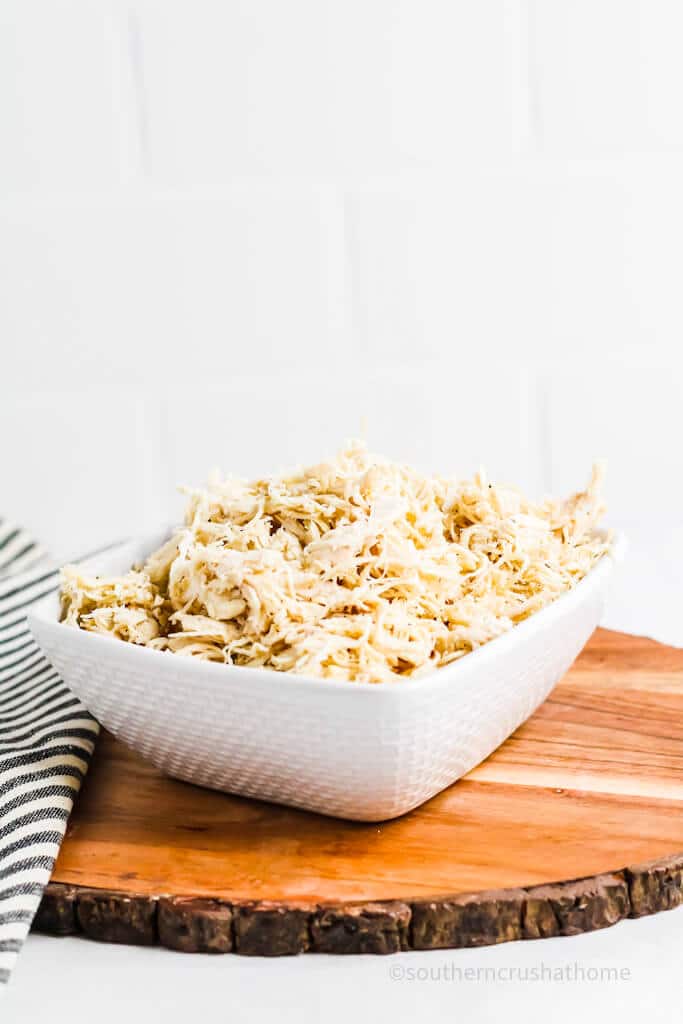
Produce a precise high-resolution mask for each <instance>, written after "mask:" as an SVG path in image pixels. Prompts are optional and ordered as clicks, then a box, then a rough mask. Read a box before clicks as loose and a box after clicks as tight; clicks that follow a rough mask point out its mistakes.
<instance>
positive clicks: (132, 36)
mask: <svg viewBox="0 0 683 1024" xmlns="http://www.w3.org/2000/svg"><path fill="white" fill-rule="evenodd" d="M123 16H124V17H125V34H126V43H127V52H128V59H129V61H130V71H131V79H132V84H133V92H134V97H135V115H136V121H137V131H138V139H139V146H140V162H141V165H142V173H143V176H145V177H146V176H147V175H148V172H149V104H148V102H147V89H146V85H145V71H144V59H143V57H144V48H143V42H142V33H141V31H140V20H139V18H138V14H137V11H136V10H135V9H134V7H133V5H127V6H126V8H125V9H124V11H123Z"/></svg>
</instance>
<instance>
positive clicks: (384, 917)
mask: <svg viewBox="0 0 683 1024" xmlns="http://www.w3.org/2000/svg"><path fill="white" fill-rule="evenodd" d="M682 811H683V650H676V649H673V648H669V647H665V646H663V645H661V644H657V643H655V642H653V641H650V640H646V639H641V638H635V637H630V636H624V635H622V634H617V633H611V632H607V631H604V630H598V631H597V632H596V634H595V635H594V636H593V638H592V640H591V641H590V643H589V644H588V646H587V647H586V649H585V650H584V652H583V653H582V654H581V656H580V657H579V659H578V660H577V662H576V663H575V665H574V666H573V667H572V669H571V670H570V671H569V673H568V674H567V676H566V677H565V678H564V679H563V680H562V682H561V683H560V684H559V686H558V687H557V688H556V689H555V690H554V692H553V693H552V695H551V696H550V698H549V699H548V700H547V701H546V703H545V704H544V705H543V706H542V707H541V708H540V709H539V711H538V712H537V713H536V714H535V715H534V716H533V717H532V718H531V719H530V720H529V721H528V722H527V723H526V724H525V725H524V726H522V727H521V728H520V729H519V730H518V731H517V732H516V733H515V734H514V735H513V736H512V737H511V738H510V739H509V740H508V741H507V742H506V743H504V744H503V746H502V747H500V748H499V750H497V751H496V752H495V753H494V754H493V755H492V756H491V757H490V758H488V760H487V761H485V762H484V763H483V764H482V765H480V766H479V767H478V768H476V769H475V770H474V771H473V772H471V773H470V775H469V776H467V778H465V779H463V780H461V781H460V782H459V783H457V784H456V785H454V786H452V787H450V789H448V790H446V791H445V792H443V793H441V794H439V795H438V796H437V797H435V798H434V799H432V800H431V801H429V803H427V804H425V805H423V807H421V808H418V809H417V810H416V811H413V812H411V813H410V814H408V815H406V816H405V817H403V818H400V819H397V820H395V821H391V822H387V823H385V824H379V825H377V824H366V823H361V822H343V821H337V820H335V819H331V818H322V817H319V816H317V815H313V814H308V813H306V812H302V811H297V810H291V809H288V808H283V807H276V806H273V805H269V804H263V803H258V802H256V801H250V800H245V799H242V798H239V797H231V796H226V795H224V794H219V793H215V792H213V791H211V790H203V789H199V788H197V787H194V786H191V785H188V784H186V783H182V782H177V781H173V780H170V779H166V778H164V777H163V776H162V775H160V773H159V772H158V771H157V770H156V769H155V768H153V767H152V766H151V765H149V764H147V763H145V762H143V761H141V760H140V759H139V758H138V757H137V755H135V754H133V753H131V752H130V751H128V750H127V749H126V748H124V747H123V746H121V745H120V744H119V743H117V742H116V741H115V740H114V739H113V738H112V737H111V736H108V735H107V734H103V736H102V737H101V740H100V742H99V744H98V749H97V753H96V756H95V760H94V763H93V767H92V769H91V772H90V774H89V776H88V779H87V781H86V784H85V786H84V789H83V792H82V794H81V796H80V798H79V801H78V803H77V806H76V809H75V811H74V814H73V816H72V819H71V821H70V822H69V827H68V830H67V836H66V838H65V841H64V844H63V847H62V850H61V853H60V857H59V859H58V861H57V864H56V866H55V870H54V873H53V882H52V883H51V885H50V886H49V887H48V889H47V890H46V893H45V897H44V900H43V903H42V905H41V908H40V911H39V913H38V916H37V918H36V922H35V926H36V927H37V928H39V929H41V930H44V931H47V932H50V933H52V934H70V933H72V932H78V931H80V932H82V933H83V934H85V935H87V936H89V937H91V938H95V939H100V940H105V941H114V942H133V943H142V944H151V943H156V942H158V943H160V944H162V945H164V946H168V947H170V948H173V949H180V950H185V951H188V952H216V953H218V952H221V953H224V952H231V951H232V952H236V953H241V954H243V955H286V954H295V953H300V952H336V953H364V952H371V953H390V952H395V951H397V950H400V949H407V948H415V949H430V948H446V947H454V948H455V947H459V946H478V945H487V944H492V943H497V942H505V941H509V940H512V939H521V938H539V937H543V936H549V935H574V934H577V933H580V932H583V931H590V930H593V929H596V928H603V927H607V926H608V925H611V924H614V923H615V922H616V921H619V920H621V919H623V918H625V917H629V916H633V917H637V916H641V915H643V914H651V913H655V912H656V911H658V910H665V909H670V908H671V907H674V906H678V905H679V904H680V903H681V902H682V901H683V855H681V856H679V855H678V852H677V851H683V814H682V813H681V812H682Z"/></svg>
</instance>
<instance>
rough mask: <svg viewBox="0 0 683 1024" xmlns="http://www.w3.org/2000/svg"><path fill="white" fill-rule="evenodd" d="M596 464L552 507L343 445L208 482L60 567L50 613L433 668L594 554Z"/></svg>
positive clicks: (287, 668)
mask: <svg viewBox="0 0 683 1024" xmlns="http://www.w3.org/2000/svg"><path fill="white" fill-rule="evenodd" d="M601 475H602V474H601V470H600V467H595V468H594V470H593V475H592V477H591V481H590V483H589V485H588V487H587V489H586V490H585V491H582V492H580V493H578V494H575V495H573V496H572V497H570V498H569V499H567V500H566V501H559V502H556V501H550V500H547V501H545V502H543V503H541V504H533V503H531V502H530V501H527V500H526V499H525V498H524V497H522V495H521V494H519V493H518V492H517V491H515V490H512V489H509V488H505V487H500V486H498V485H494V484H492V483H489V482H488V480H487V478H486V476H485V474H484V473H483V472H480V473H478V474H477V475H476V476H475V477H474V478H473V479H472V480H466V481H458V480H448V479H443V478H440V477H426V476H422V475H420V474H418V473H416V472H414V471H413V470H411V469H409V468H407V467H405V466H401V465H397V464H395V463H392V462H389V461H387V460H385V459H381V458H377V457H374V456H371V455H370V454H369V453H368V452H367V451H366V449H365V447H364V446H363V445H361V444H359V443H354V444H351V445H350V446H349V447H348V448H346V449H345V450H344V451H342V452H341V453H340V454H339V455H338V456H337V458H336V459H334V460H332V461H329V462H323V463H321V464H320V465H317V466H311V467H309V468H307V469H302V470H299V471H297V472H295V473H293V474H292V475H289V476H279V477H270V478H266V479H263V480H256V481H254V482H246V481H244V480H238V479H227V480H221V479H220V478H218V477H214V478H212V479H211V480H210V482H209V484H208V486H207V488H206V489H205V490H191V489H188V490H186V493H187V494H188V495H189V502H188V507H187V513H186V517H185V525H184V527H182V528H179V529H178V531H177V532H176V533H175V535H174V536H173V537H171V538H170V540H169V541H168V542H167V543H166V544H164V546H163V547H162V548H160V550H158V551H156V552H154V554H152V555H150V557H149V558H148V559H147V561H146V562H145V563H144V565H142V566H138V567H136V568H134V569H133V570H131V571H130V572H129V573H128V574H127V575H125V576H121V577H108V578H100V577H97V576H88V575H85V574H83V573H82V572H81V570H80V569H78V567H75V566H67V567H66V568H65V569H64V570H63V574H62V592H61V593H62V618H63V620H64V621H65V622H67V623H69V624H71V625H73V626H77V627H80V628H81V629H85V630H90V631H91V632H95V633H106V634H108V635H110V636H116V637H119V638H120V639H122V640H126V641H128V642H130V643H134V644H143V645H145V646H147V647H152V648H155V649H157V650H163V651H172V652H174V653H175V654H182V655H189V656H192V657H196V658H203V659H208V660H211V661H217V662H225V663H227V664H234V665H249V666H265V667H267V668H270V669H275V670H277V671H279V672H296V673H299V674H301V675H306V676H325V677H329V678H336V679H345V680H356V681H365V682H384V681H389V680H398V679H401V678H404V677H406V676H415V675H418V674H423V673H425V672H429V671H430V670H432V669H434V668H437V667H439V666H442V665H447V664H449V663H450V662H452V661H454V660H455V659H456V658H460V657H462V656H463V655H464V654H467V653H468V652H469V651H472V650H474V649H475V648H477V647H479V646H481V645H482V644H485V643H487V641H489V640H492V639H493V638H494V637H496V636H498V635H500V634H501V633H504V632H505V631H506V630H508V629H510V628H511V627H512V626H514V625H515V624H516V623H518V622H521V621H522V620H523V619H526V618H528V617H529V616H530V615H533V614H534V612H536V611H538V610H539V609H540V608H543V607H544V606H545V605H547V604H548V603H549V602H551V601H553V600H554V599H555V598H556V597H558V596H559V595H560V594H562V593H564V592H565V591H566V590H568V589H569V588H571V587H572V586H574V585H575V584H576V583H577V582H578V581H579V580H580V579H582V578H583V577H584V576H585V575H586V573H587V572H588V571H589V569H590V568H591V567H592V566H593V565H594V563H595V562H596V561H597V560H598V559H599V558H600V557H601V556H602V555H603V554H604V553H605V552H606V551H607V550H608V548H609V540H608V539H605V538H604V536H602V535H599V534H598V533H597V532H596V529H595V527H596V523H597V521H598V519H599V518H600V516H601V515H602V514H603V512H604V507H603V503H602V501H601V499H600V496H599V489H600V482H601Z"/></svg>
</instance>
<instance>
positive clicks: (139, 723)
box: [29, 531, 623, 821]
mask: <svg viewBox="0 0 683 1024" xmlns="http://www.w3.org/2000/svg"><path fill="white" fill-rule="evenodd" d="M167 535H168V531H164V533H163V534H159V533H157V534H156V535H154V536H152V537H147V538H145V539H143V540H140V541H135V542H126V543H125V544H122V545H119V546H118V547H116V548H114V549H110V550H109V551H107V552H106V553H105V554H103V555H100V556H99V557H98V558H95V559H91V560H90V561H89V562H87V563H86V564H87V565H88V567H89V568H91V569H93V570H96V571H98V572H102V573H117V572H123V571H125V570H127V569H128V568H129V567H130V565H131V564H132V563H133V562H136V561H138V560H141V559H142V558H144V556H145V555H146V554H147V553H148V552H150V551H152V550H154V548H156V547H157V546H158V545H159V544H160V543H161V542H162V541H163V540H164V539H165V537H166V536H167ZM622 547H623V542H622V541H617V543H616V544H615V545H614V549H613V553H612V554H611V555H608V556H605V557H604V558H602V559H601V560H600V562H599V563H598V564H597V565H596V567H595V568H594V569H593V570H592V571H591V572H590V573H589V575H588V576H586V578H585V579H584V580H582V581H581V583H579V584H578V585H577V586H576V587H575V588H574V589H573V590H571V591H569V592H568V593H567V594H564V595H563V596H562V597H560V598H559V599H558V600H557V601H555V602H554V603H553V604H551V605H549V606H548V607H547V608H544V609H543V610H542V611H541V612H538V613H537V614H536V615H534V616H533V617H532V618H530V619H527V620H526V621H525V622H523V623H521V624H520V625H519V626H516V627H515V628H514V629H513V630H511V631H510V632H508V633H506V634H504V635H503V636H501V637H499V638H497V639H496V640H493V641H491V642H490V643H488V644H486V645H485V646H484V647H481V648H480V649H479V650H477V651H474V652H473V653H471V654H468V655H466V656H465V657H464V658H462V659H461V660H460V661H457V662H455V663H454V664H452V665H450V666H446V667H445V668H441V669H437V670H435V671H434V673H432V674H431V675H429V676H425V677H423V678H418V679H413V680H411V679H407V680H404V681H402V682H400V683H396V684H392V683H383V684H375V685H373V684H371V683H348V682H340V681H336V680H325V679H305V678H302V677H300V676H295V675H290V674H286V673H277V672H273V671H272V670H265V669H255V668H238V667H233V666H229V665H218V664H214V663H210V662H205V661H195V660H193V659H191V658H183V657H179V656H177V655H173V654H169V653H165V652H159V651H153V650H148V649H147V648H142V647H135V646H133V645H132V644H126V643H123V642H121V641H120V640H116V639H113V638H110V637H106V636H98V635H96V634H93V633H86V632H84V631H83V630H79V629H74V628H73V627H71V626H65V625H63V624H62V623H60V622H59V601H58V597H57V594H51V595H50V596H49V597H47V598H45V599H44V600H43V601H41V602H40V603H39V604H37V605H36V606H35V607H34V609H33V610H32V611H31V614H30V615H29V624H30V627H31V629H32V631H33V633H34V635H35V637H36V639H37V641H38V643H39V644H40V646H41V647H42V648H43V650H44V651H45V653H46V654H47V656H48V657H49V659H50V661H51V662H52V663H53V665H54V666H55V668H56V669H57V670H58V671H59V672H60V674H61V676H62V678H63V679H64V680H65V682H66V683H67V685H68V686H70V687H71V689H72V690H73V691H74V693H75V694H76V695H77V696H78V697H79V698H80V699H81V700H82V701H83V703H84V704H85V705H86V706H87V707H88V708H89V709H90V711H91V712H92V714H93V715H94V716H95V717H96V718H97V719H98V721H99V722H101V723H102V725H103V726H104V727H105V728H107V729H109V731H110V732H112V733H113V734H114V735H115V736H117V737H119V738H120V739H121V740H122V741H123V742H124V743H127V744H128V746H130V747H132V748H133V749H134V750H136V751H138V752H139V753H140V754H141V755H142V756H143V757H145V758H147V759H148V760H150V761H152V762H153V763H154V764H155V765H157V766H158V767H159V768H160V769H161V770H162V771H163V772H165V773H167V774H168V775H171V776H174V777H175V778H179V779H184V780H186V781H188V782H194V783H197V784H198V785H201V786H210V787H212V788H214V789H221V790H225V791H227V792H230V793H239V794H242V795H244V796H250V797H257V798H259V799H261V800H272V801H275V802H277V803H283V804H291V805H293V806H296V807H302V808H306V809H308V810H312V811H318V812H320V813H322V814H330V815H335V816H337V817H343V818H355V819H358V820H360V821H380V820H384V819H388V818H394V817H396V816H397V815H399V814H404V813H405V812H406V811H409V810H411V809H412V808H414V807H417V806H418V805H419V804H421V803H423V802H424V801H425V800H427V799H429V797H431V796H434V795H435V794H436V793H438V792H439V791H440V790H442V789H444V787H446V786H448V785H450V784H451V783H452V782H455V780H456V779H459V778H460V777H461V776H462V775H464V774H465V773H466V772H468V771H469V770H470V769H471V768H474V766H475V765H477V764H479V762H480V761H482V760H483V759H484V758H485V757H487V756H488V755H489V754H490V753H491V752H492V751H493V750H495V748H496V747H497V746H498V745H499V744H500V743H502V741H503V740H504V739H506V737H508V736H509V735H510V733H512V732H513V731H514V730H515V729H516V728H517V727H518V726H519V725H521V723H522V722H524V721H525V719H527V718H528V717H529V715H530V714H531V713H532V712H533V711H534V710H535V709H536V708H537V707H538V705H539V704H541V702H542V701H543V700H545V698H546V697H547V696H548V694H549V693H550V691H551V690H552V688H553V686H554V685H555V683H556V682H557V681H558V680H559V679H560V677H561V676H562V675H563V674H564V672H566V670H567V669H568V668H569V666H570V665H571V663H572V661H573V660H574V658H575V657H576V655H577V654H578V653H579V651H580V650H581V648H582V647H583V645H584V644H585V643H586V641H587V639H588V637H589V636H590V634H591V633H592V632H593V629H594V628H595V627H596V625H597V624H598V621H599V619H600V614H601V611H602V607H603V604H604V599H605V593H606V587H607V583H608V580H609V577H610V574H611V571H612V566H613V563H614V560H615V558H618V557H619V554H620V550H621V548H622Z"/></svg>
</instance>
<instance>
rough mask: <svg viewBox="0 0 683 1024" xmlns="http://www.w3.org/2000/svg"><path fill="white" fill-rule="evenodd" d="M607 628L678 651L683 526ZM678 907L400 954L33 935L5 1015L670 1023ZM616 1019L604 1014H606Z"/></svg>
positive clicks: (623, 577) (678, 952)
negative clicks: (296, 952)
mask: <svg viewBox="0 0 683 1024" xmlns="http://www.w3.org/2000/svg"><path fill="white" fill-rule="evenodd" d="M629 539H630V542H631V546H630V551H629V555H628V558H627V560H626V561H625V563H624V565H623V566H622V567H621V568H620V570H619V575H618V579H617V581H616V584H615V587H614V590H613V597H612V600H611V603H610V605H609V607H608V610H607V613H606V615H605V619H604V623H605V625H608V626H610V627H611V628H614V629H622V630H624V631H626V632H634V633H635V632H638V633H645V634H647V635H650V636H654V637H656V638H657V639H660V640H662V641H666V642H668V643H673V644H678V645H681V646H683V615H682V614H681V609H683V557H682V556H683V529H682V530H680V531H678V532H676V531H667V533H666V534H664V535H653V531H651V530H650V529H645V528H640V529H637V528H631V529H630V530H629ZM682 970H683V908H681V909H679V910H674V911H671V912H669V913H664V914H659V915H657V916H655V917H650V918H642V919H641V920H638V921H623V922H621V923H619V924H618V925H616V926H615V927H613V928H609V929H606V930H605V931H602V932H593V933H591V934H588V935H579V936H576V937H574V938H561V939H543V940H539V941H536V942H516V943H509V944H506V945H502V946H497V947H491V948H487V949H467V950H444V951H440V950H437V951H434V952H420V953H401V954H398V955H395V956H391V957H370V956H363V957H332V956H303V957H297V958H289V957H286V958H282V959H272V960H265V959H260V958H253V959H251V958H246V957H237V956H224V957H208V956H188V955H185V954H180V953H172V952H170V951H168V950H164V949H139V948H135V947H130V946H111V945H98V944H97V943H94V942H89V941H87V940H84V939H79V938H68V939H56V938H49V937H46V936H39V935H32V936H31V937H30V938H29V940H28V943H27V945H26V947H25V949H24V950H23V952H22V954H21V957H20V959H19V964H18V967H17V969H16V971H15V975H14V977H13V979H12V982H11V984H10V986H9V990H8V992H7V995H6V996H5V1000H4V1005H3V1007H2V1011H3V1016H2V1020H3V1021H8V1022H12V1024H14V1022H15V1021H16V1022H19V1021H20V1022H21V1024H30V1022H33V1021H36V1022H37V1021H40V1024H45V1021H50V1024H62V1022H63V1024H67V1022H68V1024H92V1022H93V1021H97V1022H98V1024H109V1022H112V1024H113V1022H117V1024H119V1022H125V1021H131V1022H137V1021H145V1022H147V1021H151V1022H154V1021H157V1020H163V1021H164V1022H165V1024H175V1022H178V1024H180V1022H183V1024H187V1022H188V1021H192V1020H193V1019H196V1018H197V1017H198V1015H201V1016H203V1017H209V1016H210V1019H211V1020H217V1021H223V1020H225V1021H226V1022H227V1021H233V1020H236V1021H239V1024H249V1022H251V1021H269V1020H272V1019H276V1018H277V1019H278V1020H281V1021H282V1020H284V1021H288V1020H290V1019H291V1020H296V1021H297V1024H307V1022H309V1021H311V1022H313V1021H315V1022H317V1021H325V1022H327V1021H330V1022H336V1021H340V1022H341V1021H344V1022H348V1021H350V1020H361V1021H362V1020H365V1019H368V1018H369V1017H370V1015H371V1014H372V1015H375V1014H377V1015H381V1016H382V1018H385V1019H394V1020H409V1019H416V1020H417V1019H419V1020H421V1021H424V1022H431V1021H441V1020H451V1019H455V1014H456V1013H457V1015H458V1019H465V1020H467V1019H469V1020H500V1019H503V1018H506V1019H513V1020H514V1019H517V1018H519V1019H521V1018H522V1016H523V1018H524V1020H525V1021H527V1022H529V1024H533V1022H535V1021H539V1022H541V1021H542V1022H543V1024H547V1022H548V1021H549V1020H552V1021H553V1024H562V1022H564V1021H572V1022H574V1021H576V1020H577V1019H580V1017H581V1016H583V1017H584V1018H585V1019H587V1020H588V1021H592V1020H598V1019H610V1018H612V1017H615V1016H616V1015H617V1014H619V1016H620V1018H621V1020H622V1021H624V1022H628V1021H636V1020H642V1019H644V1018H647V1020H648V1022H649V1024H653V1022H659V1021H662V1022H667V1024H668V1022H670V1021H671V1020H673V1019H675V1015H676V1010H675V1007H677V1006H678V1004H679V998H680V985H679V980H678V979H679V977H680V973H681V971H682ZM608 1015H609V1016H608Z"/></svg>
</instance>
